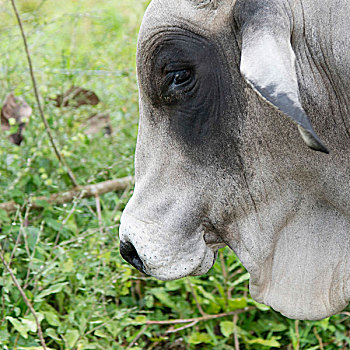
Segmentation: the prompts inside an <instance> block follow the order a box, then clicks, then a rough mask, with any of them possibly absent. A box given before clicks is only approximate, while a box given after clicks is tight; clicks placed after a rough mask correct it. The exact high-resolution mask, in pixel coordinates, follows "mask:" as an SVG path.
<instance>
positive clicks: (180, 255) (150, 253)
mask: <svg viewBox="0 0 350 350" xmlns="http://www.w3.org/2000/svg"><path fill="white" fill-rule="evenodd" d="M119 233H120V241H121V243H120V252H121V255H122V256H123V258H124V259H125V260H126V261H127V262H129V263H130V264H131V265H132V266H134V267H135V268H136V269H138V270H140V271H142V272H143V273H145V274H147V275H150V276H153V277H155V278H157V279H160V280H164V281H168V280H176V279H179V278H182V277H186V276H198V275H203V274H205V273H207V272H208V271H209V270H210V269H211V267H212V266H213V264H214V263H215V260H216V258H217V251H218V249H219V248H222V247H224V246H226V243H223V242H222V240H221V239H220V237H218V236H217V235H216V234H215V233H213V232H209V231H208V230H207V229H205V227H204V225H200V226H199V227H198V228H197V230H195V232H192V233H188V234H187V233H178V234H176V233H174V232H168V231H164V230H163V229H162V227H161V225H159V224H157V223H155V222H150V221H145V220H138V219H137V218H136V217H135V216H133V215H129V214H127V215H125V213H124V214H123V216H122V220H121V227H120V232H119Z"/></svg>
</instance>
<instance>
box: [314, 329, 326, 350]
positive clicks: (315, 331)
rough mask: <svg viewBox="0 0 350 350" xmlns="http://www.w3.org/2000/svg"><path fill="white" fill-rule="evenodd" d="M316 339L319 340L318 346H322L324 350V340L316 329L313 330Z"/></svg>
mask: <svg viewBox="0 0 350 350" xmlns="http://www.w3.org/2000/svg"><path fill="white" fill-rule="evenodd" d="M313 331H314V334H315V337H316V339H317V340H318V344H319V345H320V349H321V350H324V347H323V343H322V338H321V337H320V336H319V335H318V333H317V329H316V327H314V328H313Z"/></svg>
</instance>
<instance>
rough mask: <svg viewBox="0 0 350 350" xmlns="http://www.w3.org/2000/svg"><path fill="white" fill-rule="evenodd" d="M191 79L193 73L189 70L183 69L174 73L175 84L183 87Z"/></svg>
mask: <svg viewBox="0 0 350 350" xmlns="http://www.w3.org/2000/svg"><path fill="white" fill-rule="evenodd" d="M190 78H191V71H190V70H189V69H183V70H179V71H176V72H173V84H174V85H177V86H178V85H182V84H184V83H186V82H188V81H189V80H190Z"/></svg>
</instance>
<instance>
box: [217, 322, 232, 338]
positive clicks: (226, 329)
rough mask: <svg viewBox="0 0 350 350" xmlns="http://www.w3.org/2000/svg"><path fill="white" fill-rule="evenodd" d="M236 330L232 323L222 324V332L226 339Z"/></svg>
mask: <svg viewBox="0 0 350 350" xmlns="http://www.w3.org/2000/svg"><path fill="white" fill-rule="evenodd" d="M234 329H235V324H234V323H233V322H231V321H222V322H220V331H221V333H222V334H223V336H224V337H226V338H227V337H229V336H230V335H231V334H232V333H233V332H234Z"/></svg>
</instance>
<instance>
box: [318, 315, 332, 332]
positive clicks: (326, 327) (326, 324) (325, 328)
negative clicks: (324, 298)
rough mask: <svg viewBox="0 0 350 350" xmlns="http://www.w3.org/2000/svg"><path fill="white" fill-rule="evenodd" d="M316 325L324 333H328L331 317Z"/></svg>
mask: <svg viewBox="0 0 350 350" xmlns="http://www.w3.org/2000/svg"><path fill="white" fill-rule="evenodd" d="M315 325H317V326H320V327H321V328H322V329H323V330H324V331H326V330H327V329H328V326H329V317H328V318H325V319H323V320H321V321H317V322H315Z"/></svg>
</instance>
